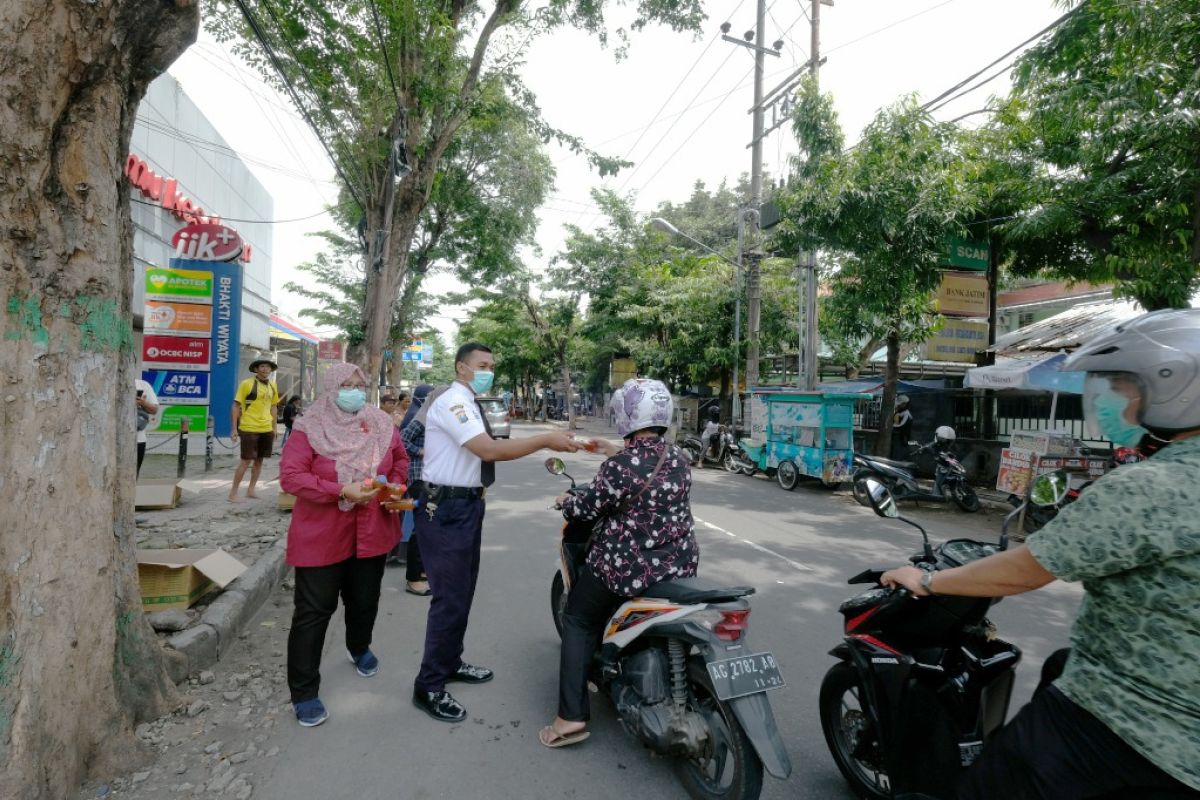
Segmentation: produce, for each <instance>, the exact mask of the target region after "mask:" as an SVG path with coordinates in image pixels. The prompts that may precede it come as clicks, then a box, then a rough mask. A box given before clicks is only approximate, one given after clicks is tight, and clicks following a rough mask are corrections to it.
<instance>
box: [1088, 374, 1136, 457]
mask: <svg viewBox="0 0 1200 800" xmlns="http://www.w3.org/2000/svg"><path fill="white" fill-rule="evenodd" d="M1128 407H1129V398H1128V397H1126V396H1125V395H1123V394H1121V393H1120V392H1117V391H1114V390H1113V389H1112V388H1111V387H1110V388H1108V389H1106V390H1104V391H1102V392H1099V393H1098V394H1097V395H1096V396H1095V398H1094V399H1093V400H1092V410H1093V411H1094V412H1095V414H1096V425H1097V426H1098V427H1099V428H1100V433H1102V434H1103V435H1104V438H1106V439H1108V440H1109V441H1110V442H1112V443H1113V444H1115V445H1117V446H1118V447H1136V446H1137V444H1138V443H1139V442H1141V441H1142V437H1143V436H1145V435H1146V434H1148V433H1149V432H1150V431H1148V430H1146V429H1145V428H1143V427H1142V426H1141V425H1138V424H1136V423H1133V422H1130V421H1129V420H1127V419H1125V409H1126V408H1128Z"/></svg>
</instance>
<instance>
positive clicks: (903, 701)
mask: <svg viewBox="0 0 1200 800" xmlns="http://www.w3.org/2000/svg"><path fill="white" fill-rule="evenodd" d="M863 483H864V484H865V490H866V492H867V499H868V501H869V502H870V504H871V507H872V508H873V509H874V510H875V513H876V514H878V515H879V516H881V517H888V518H891V519H898V520H900V521H902V522H906V523H908V524H909V525H912V526H913V527H915V528H916V529H917V530H919V531H920V532H921V537H922V540H923V542H924V546H923V548H922V551H921V552H920V553H917V554H916V555H914V556H912V558H911V559H910V560H911V561H912V563H913V564H915V565H916V566H918V567H920V568H921V569H925V570H941V569H950V568H952V567H957V566H961V565H963V564H966V563H969V562H971V561H975V560H978V559H980V558H983V557H985V556H988V555H991V554H993V553H996V552H999V551H1001V550H1004V549H1006V548H1007V547H1008V526H1009V524H1010V523H1011V522H1012V521H1013V520H1014V519H1015V518H1016V516H1017V515H1018V514H1019V513H1020V509H1017V510H1016V511H1014V512H1012V513H1010V514H1009V515H1008V517H1007V518H1006V519H1005V521H1004V525H1003V527H1002V529H1001V535H1000V541H999V543H998V544H990V543H987V542H978V541H974V540H971V539H952V540H950V541H948V542H945V543H943V544H941V545H940V546H938V547H937V548H934V547H932V546H931V545H930V543H929V535H928V534H927V533H926V532H925V529H924V528H922V527H921V526H920V525H918V524H917V523H915V522H913V521H912V520H909V519H905V518H904V517H901V516H900V515H899V512H898V510H897V506H896V499H895V497H894V496H893V495H892V493H891V491H890V490H889V489H888V487H887V485H886V484H884V483H882V482H881V481H878V480H876V479H874V478H870V477H869V478H866V479H865V480H864V481H863ZM1066 487H1067V478H1066V475H1065V473H1052V474H1050V475H1044V476H1042V477H1040V478H1038V482H1037V484H1036V485H1035V489H1034V492H1033V502H1034V503H1037V504H1040V505H1043V506H1051V505H1056V504H1057V503H1059V502H1061V500H1062V498H1063V496H1064V495H1065V493H1066ZM884 571H885V570H881V569H880V570H866V571H864V572H862V573H860V574H858V575H856V576H854V577H853V578H851V579H850V580H849V583H852V584H860V583H871V584H875V587H876V588H873V589H870V590H868V591H866V592H864V593H863V594H860V595H858V596H857V597H853V598H851V599H849V600H847V601H846V602H844V603H842V605H841V607H840V608H839V609H838V611H839V612H840V613H841V614H842V616H843V617H844V618H845V622H844V630H845V638H844V640H843V642H842V644H839V645H838V646H837V647H835V648H834V649H833V650H831V651H830V655H832V656H834V657H836V658H837V659H838V663H837V664H835V665H834V666H833V667H832V668H830V670H829V672H828V673H826V675H825V679H824V681H822V683H821V694H820V714H821V728H822V730H823V731H824V733H825V742H826V744H827V745H828V746H829V751H830V753H832V755H833V759H834V761H835V762H836V763H837V766H838V769H839V770H841V772H842V775H843V776H844V777H845V778H846V780H847V781H849V783H850V785H851V786H852V787H853V788H854V790H855V792H857V793H858V794H859V796H861V797H867V798H872V800H886V798H891V797H893V796H900V795H903V794H905V793H914V794H920V795H921V796H923V795H931V796H933V797H952V796H953V787H954V784H955V782H956V781H957V779H958V775H959V773H960V772H961V771H962V770H963V769H965V768H966V767H969V766H970V765H971V764H972V763H974V762H975V760H976V759H977V758H978V757H979V755H980V753H982V751H983V749H984V747H986V746H987V744H988V742H989V741H990V740H991V739H992V737H993V736H994V735H995V734H996V733H997V732H998V731H999V730H1000V728H1001V727H1002V726H1003V724H1004V720H1005V717H1006V715H1007V713H1008V703H1009V698H1010V696H1011V693H1012V686H1013V680H1014V678H1015V668H1016V665H1017V662H1018V661H1020V659H1021V651H1020V650H1019V649H1018V648H1017V647H1016V646H1015V645H1012V644H1010V643H1008V642H1006V641H1004V640H1002V639H999V638H997V636H996V627H995V625H993V624H992V623H991V622H990V621H989V620H988V618H987V613H988V609H989V608H991V606H992V605H993V604H994V603H996V602H999V598H988V597H984V598H978V597H950V596H939V595H933V596H930V597H923V598H921V599H920V601H919V602H916V601H914V600H913V598H912V595H911V593H910V592H908V591H907V590H904V589H887V588H884V587H883V586H881V585H880V583H879V582H880V578H881V576H882V575H883V573H884Z"/></svg>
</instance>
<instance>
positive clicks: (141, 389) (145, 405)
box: [135, 378, 158, 475]
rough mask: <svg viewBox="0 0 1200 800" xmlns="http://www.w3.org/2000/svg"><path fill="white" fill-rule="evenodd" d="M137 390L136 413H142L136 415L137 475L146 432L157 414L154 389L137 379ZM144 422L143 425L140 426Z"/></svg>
mask: <svg viewBox="0 0 1200 800" xmlns="http://www.w3.org/2000/svg"><path fill="white" fill-rule="evenodd" d="M135 388H136V389H137V407H138V411H140V412H143V413H144V414H145V416H144V417H143V416H142V414H138V432H137V474H139V475H140V474H141V472H142V461H143V460H144V459H145V458H146V431H147V430H149V428H150V426H151V425H153V424H154V418H155V416H156V415H157V414H158V395H156V394H155V393H154V389H153V388H152V387H151V386H150V384H148V383H146V381H144V380H142V379H141V378H138V379H137V380H136V381H135ZM142 420H145V424H142Z"/></svg>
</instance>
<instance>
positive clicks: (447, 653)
mask: <svg viewBox="0 0 1200 800" xmlns="http://www.w3.org/2000/svg"><path fill="white" fill-rule="evenodd" d="M484 508H485V504H484V501H483V499H482V498H479V499H468V498H453V499H448V500H443V501H442V502H441V503H439V504H438V506H437V511H436V512H435V513H434V515H433V518H432V519H430V517H429V513H428V511H427V509H426V506H425V501H424V500H421V501H419V502H418V504H417V508H416V510H415V511H414V513H413V517H414V519H415V522H416V531H415V532H416V537H417V539H419V540H420V542H421V545H420V547H421V560H422V562H424V566H425V574H426V575H427V576H428V578H429V588H430V589H431V590H432V591H433V596H432V597H431V598H430V603H429V618H428V621H427V622H426V624H425V655H424V656H423V657H422V659H421V671H420V673H418V674H417V680H416V688H417V689H418V690H420V691H423V692H440V691H442V690H443V689H444V688H445V687H446V680H447V679H448V678H449V677H450V676H451V675H453V674H454V672H455V670H457V669H458V668H459V666H460V665H461V664H462V652H463V636H464V635H465V634H466V632H467V620H468V618H469V617H470V614H471V602H472V601H473V600H474V599H475V583H476V581H477V580H478V578H479V547H480V544H481V542H482V534H483V512H484Z"/></svg>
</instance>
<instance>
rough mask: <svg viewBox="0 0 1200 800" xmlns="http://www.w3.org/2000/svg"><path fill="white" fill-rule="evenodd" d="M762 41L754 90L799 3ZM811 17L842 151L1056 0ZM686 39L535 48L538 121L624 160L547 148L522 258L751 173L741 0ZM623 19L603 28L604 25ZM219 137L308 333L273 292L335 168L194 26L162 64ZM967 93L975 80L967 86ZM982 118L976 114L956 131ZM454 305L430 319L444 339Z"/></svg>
mask: <svg viewBox="0 0 1200 800" xmlns="http://www.w3.org/2000/svg"><path fill="white" fill-rule="evenodd" d="M766 2H767V7H768V15H767V17H766V22H767V24H766V40H767V42H768V43H772V42H774V41H776V40H782V41H783V42H784V46H783V48H782V50H781V52H780V55H779V56H778V57H772V58H768V59H767V66H766V79H765V81H764V89H765V91H769V90H770V89H771V88H773V87H775V86H776V84H778V83H779V82H780V81H781V80H783V79H784V78H786V77H787V76H788V75H790V74H791V73H792V72H793V71H794V70H795V69H796V67H797V66H799V65H801V64H802V63H804V62H805V61H807V60H808V57H809V55H808V54H809V46H810V38H811V28H810V25H809V19H808V16H807V13H808V12H809V10H810V8H811V4H810V2H808V0H806V2H804V3H803V4H801V3H800V2H799V1H798V0H766ZM834 2H835V5H833V6H828V5H824V6H822V7H821V12H820V52H821V55H822V56H823V57H826V58H827V59H828V61H827V62H826V63H825V65H824V66H823V67H822V68H821V71H820V80H821V88H822V89H823V90H824V91H828V92H830V93H832V95H833V97H834V101H835V106H836V108H837V111H838V114H839V117H840V121H841V124H842V127H843V129H844V131H845V133H846V137H847V141H848V142H853V141H854V140H855V139H856V138H857V136H858V133H859V132H860V131H861V130H862V128H863V127H864V126H866V125H867V124H868V123H869V122H870V121H871V119H872V118H873V117H874V116H875V114H876V113H877V112H878V110H879V109H880V108H882V107H885V106H887V105H889V104H891V103H894V102H895V101H897V100H898V99H899V98H901V97H903V96H905V95H908V94H914V93H915V94H916V95H917V96H918V97H920V98H921V99H922V101H926V100H930V99H932V98H934V97H937V96H938V95H940V94H942V92H944V91H945V90H947V89H950V88H951V87H953V86H954V85H956V84H957V83H959V82H960V81H961V80H963V79H964V78H966V77H967V76H969V75H971V74H973V73H975V72H976V71H978V70H980V69H981V68H983V67H985V66H986V65H988V64H989V63H991V62H992V61H993V60H995V59H997V58H999V57H1000V56H1002V55H1004V54H1005V53H1006V52H1007V51H1009V50H1011V49H1013V48H1014V47H1016V46H1017V45H1019V44H1021V43H1022V42H1024V41H1025V40H1026V39H1029V38H1030V37H1031V36H1033V35H1034V34H1036V33H1037V32H1038V31H1040V30H1042V29H1043V28H1045V27H1046V26H1047V25H1049V24H1050V23H1051V22H1052V21H1053V20H1055V19H1056V18H1057V17H1058V16H1059V15H1060V14H1061V13H1062V10H1063V9H1062V8H1061V7H1060V6H1059V5H1058V4H1056V3H1055V2H1052V0H834ZM706 9H707V11H708V15H709V19H708V21H707V22H706V23H705V25H704V30H703V32H702V34H701V35H700V36H699V37H698V38H693V37H692V36H690V35H688V34H676V33H672V32H671V31H668V30H665V29H650V30H646V31H642V32H640V33H638V34H635V35H634V36H633V37H632V41H631V45H630V48H629V52H628V55H627V57H626V58H624V59H621V60H617V59H616V57H615V54H614V52H613V51H612V49H608V50H604V49H602V48H601V47H600V46H599V44H598V43H597V41H596V40H595V39H594V38H591V37H588V36H586V35H585V34H583V33H580V32H577V31H574V30H559V31H556V32H554V33H552V34H550V35H548V36H546V37H544V38H541V39H538V40H535V41H534V42H533V43H532V44H531V46H530V48H529V50H528V52H527V54H526V57H525V61H524V64H523V66H522V74H523V77H524V79H525V81H526V83H527V85H528V86H529V87H530V88H531V89H532V90H533V91H534V92H535V94H536V95H537V97H538V101H539V104H540V105H541V108H542V110H543V112H544V114H545V116H546V119H547V120H548V121H549V122H550V123H551V124H552V125H554V126H556V127H558V128H560V129H562V130H565V131H567V132H569V133H572V134H576V135H578V136H581V137H582V138H583V139H584V140H585V141H586V142H587V143H588V145H589V146H591V147H592V148H593V149H595V150H597V151H599V152H601V153H603V154H605V155H609V156H619V157H623V158H625V159H627V160H629V161H633V162H634V166H633V167H632V168H630V169H627V170H623V171H622V172H621V173H619V174H618V175H617V176H615V177H610V178H606V179H600V178H599V177H598V175H597V174H596V173H595V172H593V171H592V170H591V169H590V168H589V166H588V165H587V163H586V161H585V160H584V159H583V158H582V157H579V156H574V155H572V154H570V153H568V152H566V151H564V150H562V149H560V148H557V147H551V150H550V155H551V158H552V159H553V161H554V164H555V168H556V171H557V179H556V185H555V188H554V190H553V191H552V194H551V195H550V197H549V199H548V201H547V202H546V204H545V205H544V206H543V208H542V209H540V211H539V219H540V225H539V228H538V233H537V241H538V245H539V247H540V249H541V254H540V255H537V254H533V253H529V254H527V255H528V258H529V259H530V260H531V263H532V265H533V266H534V267H535V268H536V267H537V266H538V265H539V264H543V263H545V262H546V261H548V260H549V259H550V258H551V257H553V255H554V254H555V253H556V252H558V250H559V249H560V247H561V245H562V243H563V240H564V237H565V227H564V226H566V225H568V224H573V225H577V226H579V227H581V228H584V229H585V230H586V229H588V228H591V227H596V226H598V225H599V224H601V222H602V220H601V218H600V217H599V216H598V215H597V213H596V209H595V206H594V205H593V204H592V202H591V198H590V195H589V192H590V191H591V190H592V189H593V188H596V187H601V186H603V187H606V188H609V189H613V190H615V191H618V192H619V193H622V194H629V195H631V196H633V197H634V198H635V201H636V205H637V208H638V209H639V210H641V211H644V212H645V211H650V210H651V209H653V208H654V207H655V206H657V205H658V204H659V203H660V202H663V201H672V202H682V201H683V200H685V199H686V198H687V197H688V196H689V195H690V193H691V191H692V187H693V186H694V185H695V183H696V182H697V181H702V182H703V183H704V184H705V185H707V186H709V187H715V186H717V185H719V184H720V183H721V181H728V182H730V183H733V182H736V180H737V178H738V176H739V175H740V174H742V173H748V172H749V171H750V150H749V149H747V145H748V143H749V142H750V139H751V124H752V120H751V117H750V115H749V114H748V113H747V112H748V109H749V108H750V107H751V106H752V105H753V55H752V54H751V52H750V51H749V50H747V49H745V48H743V47H740V46H738V45H736V44H731V43H728V42H724V41H722V40H721V38H720V36H721V32H720V29H719V26H720V25H721V23H723V22H726V21H728V22H729V23H730V25H731V30H730V35H731V36H733V37H735V38H738V39H740V38H741V36H742V34H743V33H744V32H745V31H748V30H751V29H753V27H754V22H755V20H754V2H753V0H712V1H711V2H709V3H707V5H706ZM619 23H620V19H619V18H614V25H615V24H619ZM1012 58H1015V56H1013V57H1010V58H1009V59H1006V60H1005V61H1002V62H1000V63H998V64H997V65H996V66H995V67H993V68H991V69H988V70H986V71H984V72H983V73H982V74H981V76H980V80H982V79H984V78H988V77H989V76H992V75H997V77H996V79H995V80H993V81H991V82H989V83H987V84H986V85H984V86H982V87H980V88H979V89H978V90H976V91H974V92H971V93H970V94H968V95H966V96H964V97H962V98H960V99H958V100H955V101H954V102H952V103H950V104H948V105H946V106H945V107H944V108H942V109H939V110H937V111H935V112H934V116H935V117H936V118H937V119H941V120H949V119H953V118H956V117H958V116H960V115H962V114H966V113H968V112H971V111H975V110H978V109H982V108H984V107H985V106H986V104H987V100H988V97H989V96H990V95H992V94H1003V93H1004V92H1005V91H1006V90H1007V88H1008V85H1009V81H1008V72H1007V69H1006V68H1005V67H1006V65H1007V64H1008V63H1010V62H1011V60H1012ZM170 72H171V74H172V75H174V76H175V78H176V79H177V80H179V82H180V84H181V85H182V86H183V88H184V90H185V91H186V92H187V93H188V95H189V96H190V97H191V98H192V100H193V101H194V102H196V104H197V105H198V106H199V107H200V108H201V109H202V110H203V111H204V112H205V114H206V115H207V116H208V117H209V119H210V120H211V121H212V123H213V124H214V125H215V126H216V128H217V129H218V130H219V131H220V132H221V135H222V136H223V137H224V138H225V140H226V142H227V143H228V144H229V146H230V147H232V148H233V149H234V150H236V151H238V152H239V153H242V154H244V155H246V156H248V157H249V158H250V159H252V160H251V161H249V162H248V166H249V168H250V169H251V170H252V171H253V172H254V173H255V175H256V177H258V179H259V180H260V181H261V182H262V183H263V184H264V185H265V186H266V188H267V189H268V191H270V192H271V193H272V194H273V196H274V198H275V212H274V216H275V219H276V220H280V222H279V223H278V224H277V225H276V226H275V240H274V263H273V265H272V284H273V285H272V301H273V303H274V304H275V305H276V306H277V307H278V308H279V310H280V312H281V313H283V314H284V315H285V316H287V317H290V318H292V319H295V320H296V321H298V322H299V323H300V324H301V325H304V326H306V327H308V328H310V329H312V330H317V332H319V333H320V332H322V331H320V330H319V329H316V328H315V327H314V326H313V325H312V324H311V322H309V321H308V320H306V319H305V318H304V317H303V316H301V315H300V311H301V309H302V308H303V307H304V300H303V298H300V297H298V296H296V295H294V294H292V293H290V292H287V291H286V290H284V288H283V286H284V284H285V283H287V282H288V281H293V280H297V279H300V278H302V277H303V273H299V272H297V271H296V269H295V265H297V264H300V263H303V262H305V261H308V260H310V259H311V258H313V256H314V255H315V254H316V252H317V251H318V250H319V245H318V243H317V240H315V239H313V238H312V237H310V236H307V235H306V234H309V233H312V232H314V231H319V230H323V229H326V228H330V227H333V223H332V220H331V219H330V217H329V216H328V215H327V214H322V213H321V210H322V208H323V207H324V206H326V205H327V204H330V203H332V202H333V201H334V199H335V196H336V186H335V185H334V183H333V182H332V181H333V178H334V171H333V167H332V165H331V164H330V163H329V160H328V159H327V158H326V157H325V155H324V152H323V151H322V149H321V146H320V144H319V143H318V142H317V140H316V139H315V138H314V137H313V136H312V134H311V133H310V132H309V130H308V128H307V126H306V125H305V124H304V122H303V121H302V119H301V118H300V117H299V115H298V114H297V113H296V111H295V110H294V109H293V108H292V106H291V104H290V102H289V101H288V100H287V99H285V98H284V97H282V96H280V95H279V94H277V93H276V92H275V91H274V90H273V89H271V88H270V87H269V86H267V85H266V84H264V83H263V82H262V80H261V79H260V78H259V76H258V75H257V74H256V73H255V72H254V71H253V70H252V69H250V68H249V67H247V66H245V65H244V64H242V63H241V62H240V61H239V60H238V59H237V57H236V56H234V55H232V53H231V52H230V51H229V50H228V49H227V48H226V47H225V46H223V45H221V44H219V43H217V42H215V41H214V40H213V39H212V37H210V36H208V35H207V34H206V33H204V32H203V31H202V32H201V35H200V40H199V41H198V42H197V43H196V44H195V45H193V46H192V47H191V48H189V49H188V51H187V52H186V53H184V55H183V56H181V57H180V59H179V60H178V61H177V62H176V63H175V64H174V65H173V66H172V67H171V68H170ZM973 83H975V81H972V82H971V84H968V86H970V85H972V84H973ZM983 119H986V117H984V116H974V117H970V118H969V119H968V123H970V122H974V121H977V120H983ZM766 124H767V125H770V124H771V119H770V117H769V116H768V118H767V123H766ZM795 150H796V147H795V140H794V138H793V137H792V134H791V132H790V130H789V128H788V126H786V125H785V126H783V127H781V128H780V129H779V130H778V131H776V132H775V133H773V134H771V135H770V136H769V137H768V138H767V139H766V140H765V141H764V147H763V163H764V174H765V177H766V180H767V182H768V183H769V182H770V181H771V180H772V179H773V178H774V179H778V178H779V177H781V176H783V175H784V174H785V172H786V167H787V160H788V157H789V156H790V155H792V154H794V153H795ZM427 287H428V290H429V291H431V292H433V293H441V292H447V291H453V290H458V289H460V288H461V286H460V285H459V284H457V282H456V281H455V280H454V279H453V278H451V277H449V276H446V275H441V276H438V275H434V276H431V278H430V279H429V280H428V282H427ZM466 313H467V312H466V310H465V309H461V308H452V307H448V308H443V309H440V310H439V311H438V312H437V315H436V316H433V317H431V322H432V323H433V325H434V327H436V328H437V329H438V330H440V331H441V332H442V334H443V336H444V338H445V339H446V341H447V342H448V343H450V344H453V342H454V340H455V338H456V322H457V320H459V319H462V318H463V317H464V316H465V315H466Z"/></svg>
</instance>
